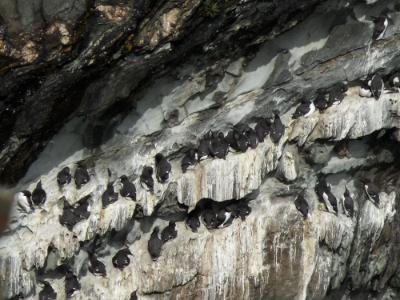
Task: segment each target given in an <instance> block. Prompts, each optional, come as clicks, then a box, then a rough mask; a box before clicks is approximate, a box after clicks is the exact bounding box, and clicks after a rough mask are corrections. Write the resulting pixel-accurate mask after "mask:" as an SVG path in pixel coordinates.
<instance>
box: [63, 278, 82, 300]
mask: <svg viewBox="0 0 400 300" xmlns="http://www.w3.org/2000/svg"><path fill="white" fill-rule="evenodd" d="M80 289H81V284H80V283H79V280H78V278H77V277H76V276H75V275H74V273H72V271H68V272H67V274H66V275H65V294H66V295H67V297H68V298H71V297H72V296H74V295H75V293H76V292H78V291H79V290H80Z"/></svg>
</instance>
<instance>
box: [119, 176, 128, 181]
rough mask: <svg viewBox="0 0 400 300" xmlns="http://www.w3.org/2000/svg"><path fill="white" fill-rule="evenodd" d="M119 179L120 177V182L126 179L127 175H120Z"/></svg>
mask: <svg viewBox="0 0 400 300" xmlns="http://www.w3.org/2000/svg"><path fill="white" fill-rule="evenodd" d="M119 179H120V180H121V181H122V182H126V181H128V177H127V176H126V175H122V176H121V177H120V178H119Z"/></svg>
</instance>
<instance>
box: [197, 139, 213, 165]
mask: <svg viewBox="0 0 400 300" xmlns="http://www.w3.org/2000/svg"><path fill="white" fill-rule="evenodd" d="M210 146H211V132H208V133H206V134H205V135H204V136H203V138H202V139H201V140H200V143H199V147H198V149H197V154H198V160H199V161H201V160H205V159H207V158H208V157H209V156H210Z"/></svg>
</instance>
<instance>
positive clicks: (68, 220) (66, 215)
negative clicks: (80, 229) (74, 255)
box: [59, 201, 80, 231]
mask: <svg viewBox="0 0 400 300" xmlns="http://www.w3.org/2000/svg"><path fill="white" fill-rule="evenodd" d="M79 221H80V220H79V217H78V216H77V215H75V213H74V209H73V208H72V206H71V205H69V204H68V202H67V201H64V209H63V213H62V214H61V215H60V216H59V222H60V224H61V225H63V226H65V227H67V228H68V230H70V231H72V229H73V227H74V226H75V225H76V224H77V223H78V222H79Z"/></svg>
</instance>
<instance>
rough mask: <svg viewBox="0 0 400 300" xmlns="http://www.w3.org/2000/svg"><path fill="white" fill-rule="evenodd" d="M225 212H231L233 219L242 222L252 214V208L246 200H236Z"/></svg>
mask: <svg viewBox="0 0 400 300" xmlns="http://www.w3.org/2000/svg"><path fill="white" fill-rule="evenodd" d="M225 210H226V211H228V212H231V213H232V216H233V218H240V219H241V220H242V221H244V220H245V219H246V217H247V216H248V215H250V213H251V207H250V206H249V204H248V202H247V201H245V200H235V201H233V202H232V203H231V204H229V205H227V206H226V207H225Z"/></svg>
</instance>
